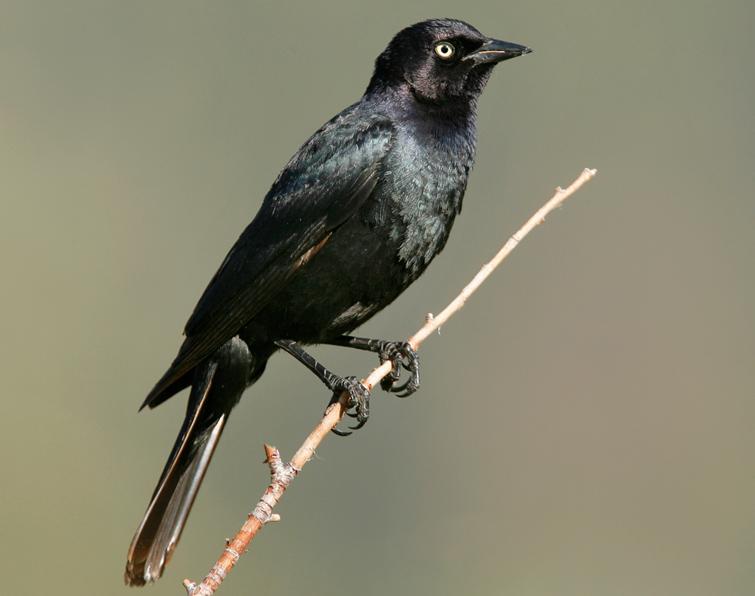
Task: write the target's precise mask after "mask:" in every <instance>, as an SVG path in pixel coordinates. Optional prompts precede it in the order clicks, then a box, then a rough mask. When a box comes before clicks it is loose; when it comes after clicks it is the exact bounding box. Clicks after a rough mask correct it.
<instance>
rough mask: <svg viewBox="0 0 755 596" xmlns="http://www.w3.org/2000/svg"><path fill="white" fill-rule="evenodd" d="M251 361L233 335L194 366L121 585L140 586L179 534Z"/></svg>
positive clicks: (156, 571) (155, 573)
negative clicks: (182, 409) (182, 416)
mask: <svg viewBox="0 0 755 596" xmlns="http://www.w3.org/2000/svg"><path fill="white" fill-rule="evenodd" d="M251 364H252V357H251V355H250V353H249V349H248V348H247V346H246V344H245V343H244V342H242V341H241V340H239V339H238V338H234V339H232V340H230V341H229V342H228V343H226V344H225V345H224V346H223V347H222V348H221V349H220V350H219V351H218V353H217V354H216V355H215V356H214V357H213V358H212V359H210V360H209V361H207V362H205V363H204V364H203V365H201V366H199V367H198V368H197V369H196V371H195V374H194V381H193V383H192V388H191V393H190V395H189V403H188V408H187V412H186V418H185V419H184V422H183V425H182V426H181V431H180V432H179V434H178V438H177V439H176V442H175V444H174V445H173V450H172V451H171V453H170V457H169V458H168V461H167V463H166V464H165V468H164V469H163V473H162V475H161V476H160V481H159V482H158V483H157V487H156V488H155V492H154V494H153V495H152V499H151V500H150V503H149V506H148V507H147V511H146V513H145V514H144V518H143V519H142V522H141V524H139V527H138V529H137V530H136V534H134V538H133V539H132V541H131V547H130V548H129V551H128V560H127V562H126V573H125V581H126V584H127V585H131V586H143V585H144V584H146V583H148V582H152V581H155V580H156V579H158V578H159V577H160V575H162V572H163V569H164V568H165V565H166V564H167V563H168V561H169V560H170V557H171V555H172V554H173V550H174V549H175V547H176V544H177V543H178V540H179V538H180V537H181V532H182V530H183V528H184V525H185V524H186V519H187V518H188V516H189V512H190V511H191V506H192V504H193V503H194V498H195V497H196V496H197V492H198V491H199V487H200V485H201V484H202V479H203V478H204V475H205V472H206V471H207V466H208V465H209V463H210V459H211V458H212V454H213V452H214V451H215V447H216V446H217V444H218V440H219V439H220V435H221V434H222V432H223V428H224V427H225V423H226V421H227V420H228V415H229V414H230V411H231V408H233V406H235V405H236V403H238V400H239V398H240V397H241V394H242V392H243V391H244V389H245V387H246V383H247V380H248V379H249V372H250V368H251ZM263 366H264V365H263Z"/></svg>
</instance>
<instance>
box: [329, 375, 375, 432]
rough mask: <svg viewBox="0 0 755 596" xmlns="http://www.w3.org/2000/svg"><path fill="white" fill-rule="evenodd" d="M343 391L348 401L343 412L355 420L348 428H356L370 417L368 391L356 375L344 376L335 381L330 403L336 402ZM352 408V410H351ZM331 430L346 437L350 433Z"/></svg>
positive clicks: (360, 426)
mask: <svg viewBox="0 0 755 596" xmlns="http://www.w3.org/2000/svg"><path fill="white" fill-rule="evenodd" d="M344 391H345V392H346V393H348V394H349V403H348V404H347V409H346V412H345V414H346V415H347V416H349V417H350V418H356V420H357V425H356V426H351V427H349V428H350V429H351V430H358V429H360V428H362V427H363V426H364V425H365V424H366V422H367V419H368V418H369V417H370V392H369V391H368V390H367V388H366V387H365V386H364V385H362V382H361V381H360V380H359V379H358V378H357V377H344V378H343V379H340V380H339V381H338V382H337V383H336V385H335V390H334V391H333V398H332V399H331V402H330V403H335V402H337V401H338V400H339V399H340V396H341V394H342V393H343V392H344ZM352 408H353V411H351V410H352ZM331 431H332V432H333V433H334V434H336V435H338V436H339V437H347V436H349V435H350V434H351V433H350V432H348V431H343V430H338V429H337V428H332V429H331Z"/></svg>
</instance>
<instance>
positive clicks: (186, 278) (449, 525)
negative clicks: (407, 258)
mask: <svg viewBox="0 0 755 596" xmlns="http://www.w3.org/2000/svg"><path fill="white" fill-rule="evenodd" d="M431 16H454V17H458V18H462V19H465V20H467V21H469V22H471V23H472V24H474V25H476V26H477V27H479V28H480V29H482V30H483V31H484V32H486V33H488V34H490V35H494V36H498V37H502V38H504V39H508V40H511V41H516V42H520V43H525V44H527V45H530V46H531V47H533V48H534V49H535V53H534V54H532V55H529V56H525V57H523V58H520V59H517V60H513V61H511V62H507V63H505V64H503V65H501V66H500V67H499V68H498V69H497V71H496V73H495V75H494V76H493V78H492V80H491V82H490V84H489V86H488V88H487V90H486V92H485V95H484V97H483V99H482V101H481V105H480V115H479V153H478V155H479V157H478V160H477V165H476V169H475V172H474V174H473V176H472V179H471V183H470V185H469V189H468V192H467V197H466V201H465V205H464V212H463V213H462V216H461V218H460V220H459V221H458V223H457V225H456V228H455V230H454V233H453V234H452V237H451V241H450V242H449V244H448V246H447V248H446V250H445V252H444V253H443V255H441V257H439V258H438V259H437V260H436V261H435V263H434V264H433V266H432V267H431V268H430V270H429V272H428V273H427V274H426V275H425V276H424V277H423V278H422V279H421V280H420V282H418V283H417V284H416V285H415V286H414V287H412V288H411V290H409V291H408V292H407V293H406V294H405V295H404V296H402V297H401V299H400V300H399V301H398V302H397V303H396V304H395V305H393V306H392V307H391V308H389V309H388V310H387V311H385V312H383V313H382V314H380V315H379V316H378V317H376V318H375V319H374V320H372V321H370V323H369V324H368V325H366V326H365V327H364V328H363V329H362V330H361V332H362V333H363V334H366V335H370V336H378V337H387V338H401V337H404V336H406V335H407V334H408V333H409V332H411V331H413V330H414V329H415V328H416V327H417V326H418V325H419V324H420V323H421V322H422V320H423V317H424V315H425V313H426V312H428V311H436V312H437V310H439V309H440V308H441V307H442V306H443V305H444V304H445V303H446V302H447V301H448V300H449V299H450V298H451V297H452V296H454V295H455V293H456V292H457V290H458V289H459V288H460V287H461V286H462V285H463V284H464V283H466V281H467V280H468V279H470V278H471V276H472V275H473V274H474V272H475V271H476V270H477V269H478V267H479V265H480V264H481V263H482V262H483V261H484V260H486V259H487V258H488V257H489V256H491V255H492V253H493V252H494V251H495V250H496V249H497V248H498V246H499V245H500V244H501V243H502V242H503V240H505V238H506V237H507V236H508V235H509V234H510V233H511V232H513V231H514V230H515V229H516V227H518V225H519V224H520V223H521V222H522V221H523V220H524V219H525V218H526V217H527V216H528V215H529V214H530V213H531V212H532V211H533V210H534V209H535V208H536V207H538V206H539V205H540V204H541V203H542V202H543V201H544V200H545V199H546V198H547V197H548V196H549V195H550V193H551V191H552V189H553V188H554V187H555V186H556V185H559V184H566V183H568V182H569V181H570V180H571V179H572V178H573V177H574V176H575V175H576V174H577V173H578V172H579V171H580V170H581V169H582V168H583V167H585V166H590V167H596V168H598V169H599V175H598V177H597V178H596V180H595V181H594V182H592V183H591V184H590V185H589V186H588V187H586V188H585V189H584V191H583V192H581V193H579V195H577V196H576V197H575V198H574V200H573V202H572V203H571V204H569V205H568V206H567V207H565V208H564V209H562V210H560V211H559V212H557V213H556V214H554V215H553V216H552V218H551V219H549V221H548V222H547V224H546V225H545V226H544V227H541V228H539V229H538V230H537V231H536V233H535V234H533V235H532V236H530V237H529V238H528V239H527V241H526V242H525V243H523V244H522V246H521V247H520V248H519V249H518V250H517V251H516V252H515V254H514V255H513V258H512V259H511V260H510V261H509V262H508V263H507V264H506V265H505V267H504V268H503V269H501V270H500V271H499V272H497V273H496V275H495V276H494V278H493V279H492V280H491V282H490V283H489V284H488V285H487V286H485V287H484V288H483V290H482V291H481V292H480V293H479V294H478V295H477V296H475V297H474V299H473V300H472V301H471V302H470V303H469V304H468V306H467V308H466V309H465V310H464V311H463V312H462V313H461V314H460V315H459V316H458V317H457V318H455V319H454V320H453V321H452V322H451V323H449V324H448V325H447V326H446V327H444V328H443V330H442V334H441V335H440V336H439V337H434V338H432V340H431V341H429V342H428V343H427V344H426V345H425V346H423V349H422V358H423V364H424V368H423V373H424V379H423V380H424V383H423V386H422V389H421V392H420V393H419V394H418V395H416V396H415V397H414V398H412V399H410V400H405V401H400V400H396V399H393V398H389V397H386V396H385V395H384V394H382V393H380V392H376V393H375V400H374V403H373V413H372V418H371V420H370V422H369V424H368V425H367V426H366V428H364V429H363V430H362V431H361V432H359V433H358V434H357V435H356V436H353V437H351V438H348V439H340V438H337V437H332V438H329V439H328V440H327V441H326V443H325V444H324V445H323V446H322V448H321V449H320V451H319V452H318V457H317V459H316V460H315V461H314V462H312V463H311V464H310V465H309V466H308V467H307V468H306V469H305V471H304V472H303V474H302V475H301V476H300V478H299V479H298V480H297V481H296V483H295V485H294V487H293V488H292V490H291V491H290V493H289V494H287V495H286V497H285V499H284V501H283V502H282V504H281V507H280V513H281V514H282V516H283V523H281V524H278V525H275V526H273V527H270V528H268V529H266V530H265V531H264V532H263V533H262V534H261V535H260V536H259V540H258V541H257V542H256V543H255V544H254V546H253V551H252V552H251V553H250V555H249V556H248V557H245V558H244V559H243V560H242V562H241V564H240V565H239V567H238V569H237V570H236V571H235V572H234V573H233V574H232V575H231V577H230V578H229V580H228V581H227V583H226V585H225V586H224V587H223V590H222V592H221V593H223V594H265V595H268V596H273V595H284V594H285V595H290V594H308V595H311V596H314V595H320V594H322V595H326V594H327V595H333V594H364V595H384V594H397V595H398V594H407V595H408V594H412V595H414V594H417V595H420V594H428V595H429V594H433V595H457V594H485V595H488V594H489V595H496V596H497V595H515V596H541V595H558V596H562V595H574V596H585V595H590V596H592V595H594V596H606V595H610V596H614V595H617V596H618V595H651V594H652V595H656V594H657V595H663V596H667V595H679V596H696V595H700V596H710V595H725V596H738V595H749V594H752V593H753V592H755V513H754V511H755V505H753V504H754V503H755V472H754V470H755V433H754V432H753V428H754V423H755V400H754V398H755V312H754V310H755V309H754V308H753V305H754V304H755V266H754V265H753V257H755V236H754V235H753V229H754V228H755V200H754V199H753V188H754V187H755V164H754V161H755V159H754V158H755V115H754V114H755V111H754V110H753V105H755V76H754V75H753V72H754V71H753V58H754V57H755V41H754V38H753V34H752V32H753V28H754V27H755V8H753V5H752V3H751V2H745V1H741V2H737V1H734V0H729V1H723V2H711V1H703V0H691V1H682V0H678V1H667V2H662V1H661V2H650V1H648V0H636V1H634V2H618V1H610V2H599V1H596V0H577V1H574V2H555V1H551V2H546V1H532V2H492V1H486V2H466V3H463V4H461V5H460V4H459V3H457V2H446V1H438V2H412V3H410V2H370V3H364V2H346V1H339V2H331V3H326V4H318V3H314V2H308V3H300V4H287V3H280V2H275V3H274V2H251V1H243V2H242V1H236V2H206V1H196V2H195V1H175V2H102V1H94V0H93V1H88V2H87V1H75V0H67V1H66V2H52V1H50V2H29V1H25V2H21V1H18V2H13V1H9V0H2V1H0V271H1V272H2V280H1V281H0V305H1V306H2V308H1V309H0V310H1V312H0V378H1V379H2V382H1V383H0V391H1V392H2V397H1V398H0V399H1V401H0V417H1V418H0V420H2V423H1V428H2V433H1V435H0V466H1V468H0V469H1V470H2V479H1V481H0V482H1V483H2V484H1V485H0V575H1V576H2V589H0V591H2V592H3V593H4V594H13V595H14V596H19V595H26V594H29V595H34V596H36V595H39V594H56V595H57V594H61V595H67V594H97V595H111V594H114V595H119V594H120V595H122V594H126V593H127V589H126V588H125V587H123V586H122V580H121V574H122V568H123V564H124V561H125V555H126V549H127V547H128V544H129V541H130V539H131V535H132V532H133V530H134V529H135V527H136V525H137V522H138V521H139V519H140V516H141V515H142V512H143V511H144V508H145V506H146V504H147V500H148V497H149V496H150V494H151V491H152V489H153V486H154V483H155V481H156V479H157V476H158V475H159V472H160V470H161V468H162V465H163V462H164V458H165V457H166V456H167V454H168V451H169V448H170V445H171V444H172V441H173V439H174V436H175V433H176V432H177V429H178V425H179V423H180V419H181V417H182V415H183V408H184V401H185V400H184V397H183V396H181V397H179V398H177V399H175V400H171V401H170V402H169V403H167V404H165V405H164V406H162V407H160V408H159V409H157V410H155V411H152V412H143V413H141V414H137V411H136V409H137V406H138V405H139V404H140V402H141V400H142V399H143V397H144V395H145V394H146V392H147V391H148V389H149V388H150V387H151V385H152V383H153V382H154V381H155V380H156V379H157V377H158V376H159V375H160V374H161V373H162V372H163V370H164V368H165V367H166V366H167V364H168V363H169V361H170V360H171V358H172V357H173V356H174V353H175V351H176V349H177V347H178V345H179V341H180V331H181V329H182V325H183V323H184V322H185V320H186V318H187V317H188V315H189V313H190V311H191V309H192V307H193V305H194V303H195V301H196V300H197V298H198V296H199V294H200V293H201V291H202V290H203V288H204V286H205V284H206V282H207V281H208V280H209V278H210V276H211V275H212V273H213V272H214V270H215V268H216V267H217V265H218V264H219V263H220V261H221V259H222V258H223V256H224V255H225V253H226V251H227V250H228V248H229V247H230V246H231V244H232V242H233V241H234V240H235V239H236V237H237V236H238V234H239V233H240V232H241V230H242V229H243V228H244V226H245V225H246V224H247V222H248V221H249V220H250V219H251V217H252V216H253V215H254V213H255V211H256V209H257V207H258V205H259V203H260V200H261V199H262V197H263V195H264V193H265V192H266V190H267V188H268V187H269V185H270V183H271V182H272V180H273V179H274V177H275V175H276V174H277V172H278V171H279V169H280V168H281V167H282V166H283V164H284V163H285V162H286V160H287V159H288V158H289V156H290V155H291V154H292V153H293V152H294V151H295V150H296V148H297V147H298V146H299V144H300V143H301V142H302V141H303V140H304V139H305V138H306V137H307V136H308V135H309V134H310V133H311V132H312V131H314V130H315V129H316V128H317V127H318V126H319V125H320V124H321V123H322V122H323V121H325V120H326V119H328V118H329V117H330V116H332V115H333V114H334V113H336V112H337V111H339V110H340V109H342V108H343V107H345V106H346V105H348V104H349V103H351V102H353V101H355V100H356V99H357V98H358V97H359V95H360V94H361V92H362V90H363V89H364V87H365V85H366V83H367V80H368V78H369V76H370V73H371V68H372V62H373V60H374V58H375V56H376V55H377V54H378V53H379V52H380V51H381V50H382V49H383V47H384V46H385V44H386V43H387V42H388V40H389V38H390V37H391V36H392V35H393V34H394V33H395V32H396V31H397V30H398V29H400V28H401V27H403V26H405V25H408V24H410V23H413V22H415V21H417V20H420V19H423V18H427V17H431ZM316 353H317V354H318V355H319V356H321V357H322V358H323V359H324V361H325V362H326V363H328V364H329V365H331V366H332V367H333V368H334V369H335V370H336V371H339V372H342V373H343V374H363V373H366V372H367V371H368V370H369V369H370V368H371V367H372V366H373V364H374V360H373V358H372V357H370V356H369V355H365V354H359V353H345V352H344V351H343V350H337V349H327V350H326V349H318V350H317V351H316ZM327 398H328V395H327V394H326V392H325V391H324V390H323V388H322V387H321V386H320V385H319V384H318V383H317V382H316V381H315V380H314V379H313V378H312V376H311V375H310V374H309V373H308V372H307V371H305V370H304V368H303V367H302V366H300V365H299V364H297V363H295V362H293V361H292V360H291V359H290V358H287V357H284V356H276V357H275V358H274V359H273V360H272V362H271V365H270V367H269V369H268V373H267V374H266V375H265V376H264V378H263V379H262V381H261V382H259V383H258V384H257V385H256V386H255V387H254V388H253V389H251V390H250V391H249V392H248V393H247V395H246V396H245V398H244V399H243V401H242V404H241V405H240V406H239V408H238V409H237V410H236V411H234V415H233V417H232V418H231V423H230V426H229V428H228V430H227V433H226V435H225V437H224V440H223V441H222V442H221V446H220V449H219V451H218V453H217V456H216V459H215V461H214V462H213V465H212V467H211V469H210V472H209V474H208V477H207V479H206V483H205V486H204V488H203V490H202V492H201V493H200V497H199V499H198V501H197V504H196V506H195V509H194V512H193V515H192V518H191V520H190V522H189V525H188V528H187V530H186V532H185V534H184V537H183V540H182V542H181V544H180V546H179V548H178V550H177V551H176V555H175V557H174V560H173V561H172V564H171V565H170V566H169V568H168V570H167V574H166V577H164V578H163V579H162V580H161V581H160V582H159V584H158V585H157V586H156V587H154V588H152V589H150V590H149V593H150V594H154V595H158V594H180V593H181V590H182V588H181V587H180V581H181V579H182V578H184V577H187V576H188V577H192V578H195V579H196V578H199V577H201V576H202V575H203V574H204V573H205V572H206V571H207V569H208V568H209V565H210V564H211V561H212V560H213V559H214V557H215V556H216V555H217V554H218V552H219V550H220V549H221V548H222V544H223V539H224V538H225V537H226V536H229V535H230V534H232V532H233V531H234V530H235V529H236V528H237V526H238V525H239V524H240V522H241V521H242V519H243V517H244V515H245V513H246V512H247V511H248V510H249V509H250V508H251V507H252V505H253V503H254V502H255V501H256V499H257V497H258V495H259V494H260V492H261V490H262V488H263V487H264V485H265V483H266V482H267V479H268V476H267V474H268V473H267V469H266V468H265V466H263V465H262V464H261V460H262V447H261V446H262V443H263V441H267V442H272V443H274V444H276V445H278V446H279V447H280V448H281V449H282V450H283V451H284V453H286V454H290V453H291V452H292V450H293V449H294V448H295V447H296V446H297V445H298V443H299V441H300V440H301V439H302V438H303V437H304V435H305V433H306V432H307V431H308V430H309V428H310V427H311V426H312V424H313V423H314V422H315V420H316V419H317V417H318V416H319V414H320V412H321V411H322V408H323V406H324V404H325V402H326V400H327ZM131 593H135V592H131Z"/></svg>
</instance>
